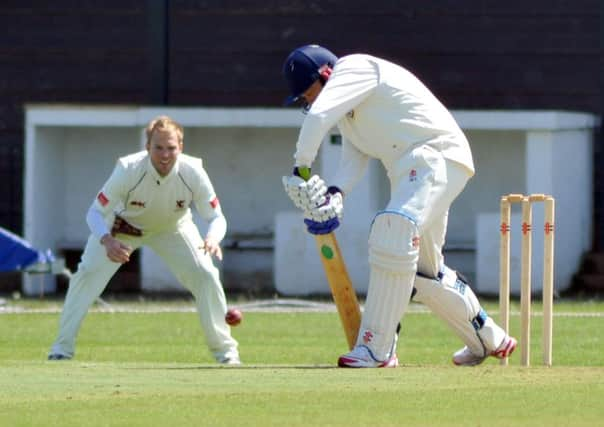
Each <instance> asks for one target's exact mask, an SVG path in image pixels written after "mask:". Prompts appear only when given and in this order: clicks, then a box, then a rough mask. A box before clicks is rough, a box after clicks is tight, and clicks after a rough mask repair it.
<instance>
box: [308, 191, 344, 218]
mask: <svg viewBox="0 0 604 427" xmlns="http://www.w3.org/2000/svg"><path fill="white" fill-rule="evenodd" d="M329 188H330V190H329V191H330V193H327V194H326V195H325V202H324V203H323V205H321V206H317V207H316V208H313V209H311V210H310V211H308V212H306V217H307V218H310V219H312V220H313V221H317V222H325V221H329V220H331V219H338V220H340V219H342V212H343V211H344V198H343V197H342V193H341V192H340V191H339V189H337V188H336V187H329Z"/></svg>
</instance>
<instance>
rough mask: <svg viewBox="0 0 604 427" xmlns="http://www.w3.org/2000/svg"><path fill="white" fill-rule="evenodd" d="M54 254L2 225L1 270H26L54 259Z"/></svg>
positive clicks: (0, 233)
mask: <svg viewBox="0 0 604 427" xmlns="http://www.w3.org/2000/svg"><path fill="white" fill-rule="evenodd" d="M49 258H52V254H50V253H44V252H42V251H39V250H37V249H34V248H33V247H32V246H31V245H30V244H29V243H28V242H27V241H25V240H24V239H22V238H21V237H19V236H17V235H16V234H13V233H11V232H10V231H7V230H5V229H3V228H2V227H0V272H7V271H18V270H24V269H26V268H27V267H29V266H30V265H32V264H35V263H47V262H49V261H52V259H49Z"/></svg>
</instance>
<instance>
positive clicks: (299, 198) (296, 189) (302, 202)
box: [282, 175, 327, 212]
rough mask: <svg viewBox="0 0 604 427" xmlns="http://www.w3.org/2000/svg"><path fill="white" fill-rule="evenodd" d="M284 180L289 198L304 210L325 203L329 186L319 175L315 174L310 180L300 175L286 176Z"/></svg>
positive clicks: (284, 186)
mask: <svg viewBox="0 0 604 427" xmlns="http://www.w3.org/2000/svg"><path fill="white" fill-rule="evenodd" d="M282 182H283V188H285V192H286V193H287V195H288V196H289V198H290V199H291V200H292V202H294V205H296V207H297V208H298V209H300V210H302V211H303V212H307V211H309V210H311V209H313V208H316V207H317V206H321V205H322V204H324V203H325V194H326V193H327V186H326V185H325V181H323V180H322V179H321V178H320V177H319V175H313V176H312V177H310V179H309V180H308V181H306V180H304V179H303V178H302V177H300V176H298V175H292V176H289V177H288V176H284V177H283V178H282Z"/></svg>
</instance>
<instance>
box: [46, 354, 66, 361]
mask: <svg viewBox="0 0 604 427" xmlns="http://www.w3.org/2000/svg"><path fill="white" fill-rule="evenodd" d="M70 359H71V357H70V356H66V355H64V354H59V353H52V354H49V355H48V360H70Z"/></svg>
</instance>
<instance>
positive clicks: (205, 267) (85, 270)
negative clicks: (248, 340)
mask: <svg viewBox="0 0 604 427" xmlns="http://www.w3.org/2000/svg"><path fill="white" fill-rule="evenodd" d="M146 135H147V147H146V148H147V149H146V151H141V152H139V153H135V154H131V155H129V156H126V157H122V158H120V159H119V160H118V161H117V165H116V166H115V169H114V171H113V174H112V175H111V177H110V178H109V180H108V181H107V182H106V183H105V185H104V186H103V188H102V190H101V191H100V192H99V193H98V195H97V197H96V199H95V200H94V202H93V204H92V206H91V207H90V209H89V211H88V214H87V216H86V221H87V223H88V225H89V227H90V230H91V231H92V234H91V235H90V237H89V239H88V243H87V244H86V248H85V249H84V253H83V255H82V260H81V262H80V264H79V265H78V270H77V272H76V273H75V274H74V276H73V278H72V279H71V281H70V283H69V289H68V292H67V296H66V298H65V305H64V307H63V313H62V315H61V320H60V326H59V334H58V337H57V339H56V341H55V342H54V344H53V345H52V348H51V350H50V353H49V355H48V358H49V359H50V360H61V359H71V358H72V357H73V356H74V353H75V339H76V335H77V333H78V330H79V329H80V325H81V324H82V321H83V319H84V316H85V315H86V313H87V311H88V308H89V307H90V305H91V304H92V303H93V302H94V300H95V299H96V298H97V297H98V296H99V295H100V294H101V293H102V292H103V290H104V289H105V287H106V286H107V283H108V282H109V279H111V277H112V276H113V274H114V273H115V272H116V271H117V269H118V268H119V266H120V265H121V264H123V263H125V262H128V260H129V257H130V254H131V253H132V251H134V250H136V249H137V248H139V247H140V246H148V247H150V248H151V249H153V251H154V252H155V253H156V254H157V255H159V256H160V257H161V258H162V259H163V260H164V261H165V262H166V264H167V265H168V267H169V268H170V269H171V270H172V272H173V273H174V275H175V276H176V277H177V279H178V280H179V281H180V282H181V283H182V284H183V285H184V286H185V287H186V288H187V289H188V290H189V291H190V292H191V293H192V294H193V296H194V298H195V303H196V306H197V312H198V315H199V321H200V323H201V326H202V328H203V331H204V333H205V338H206V343H207V345H208V347H209V349H210V351H211V352H212V354H213V355H214V357H215V358H216V361H218V362H219V363H224V364H239V363H240V361H239V352H238V350H237V341H235V340H234V339H233V337H232V336H231V333H230V329H229V326H228V325H227V324H226V322H225V314H226V309H227V308H226V298H225V294H224V290H223V288H222V284H221V282H220V279H219V275H218V270H217V269H216V267H215V266H214V264H213V261H212V256H216V257H217V258H219V259H222V251H221V248H220V242H221V240H222V239H223V237H224V235H225V233H226V220H225V218H224V215H223V214H222V210H221V208H220V204H219V203H218V198H217V197H216V194H215V192H214V188H213V186H212V183H211V182H210V179H209V177H208V175H207V173H206V172H205V170H204V169H203V166H202V161H201V159H199V158H194V157H190V156H187V155H185V154H182V149H183V129H182V127H181V126H180V125H179V124H178V123H176V122H175V121H174V120H172V119H170V118H169V117H166V116H160V117H158V118H157V119H155V120H153V121H151V122H150V123H149V125H148V126H147V129H146ZM192 203H195V206H196V207H197V210H198V211H199V213H200V215H201V216H202V217H203V219H205V220H206V221H207V222H208V223H209V226H208V232H207V234H206V236H205V238H202V237H201V235H200V234H199V231H198V229H197V227H196V226H195V224H194V223H193V220H192V216H191V209H190V206H191V204H192Z"/></svg>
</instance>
